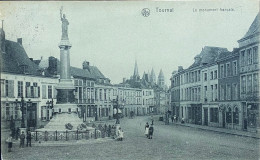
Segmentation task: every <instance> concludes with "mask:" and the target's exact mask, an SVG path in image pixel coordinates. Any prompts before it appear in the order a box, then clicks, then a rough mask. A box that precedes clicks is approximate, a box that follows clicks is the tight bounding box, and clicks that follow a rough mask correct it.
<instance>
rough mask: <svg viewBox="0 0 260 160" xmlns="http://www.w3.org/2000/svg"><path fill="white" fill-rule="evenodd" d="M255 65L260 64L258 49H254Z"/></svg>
mask: <svg viewBox="0 0 260 160" xmlns="http://www.w3.org/2000/svg"><path fill="white" fill-rule="evenodd" d="M253 57H254V63H258V47H254V48H253Z"/></svg>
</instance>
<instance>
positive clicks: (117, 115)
mask: <svg viewBox="0 0 260 160" xmlns="http://www.w3.org/2000/svg"><path fill="white" fill-rule="evenodd" d="M118 107H119V105H118V96H117V98H116V124H120V121H119V114H118Z"/></svg>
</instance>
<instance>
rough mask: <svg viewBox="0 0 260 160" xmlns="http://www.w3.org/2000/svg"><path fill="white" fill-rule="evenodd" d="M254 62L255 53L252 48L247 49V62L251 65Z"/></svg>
mask: <svg viewBox="0 0 260 160" xmlns="http://www.w3.org/2000/svg"><path fill="white" fill-rule="evenodd" d="M252 62H253V54H252V49H251V48H250V49H248V50H247V64H248V65H250V64H252Z"/></svg>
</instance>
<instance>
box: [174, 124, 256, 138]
mask: <svg viewBox="0 0 260 160" xmlns="http://www.w3.org/2000/svg"><path fill="white" fill-rule="evenodd" d="M175 125H179V126H184V127H190V128H197V129H200V130H207V131H212V132H218V133H225V134H230V135H236V136H241V137H250V138H255V139H260V137H258V136H253V135H246V134H236V133H230V132H225V131H218V130H213V129H206V128H200V127H195V126H188V125H183V124H179V123H175Z"/></svg>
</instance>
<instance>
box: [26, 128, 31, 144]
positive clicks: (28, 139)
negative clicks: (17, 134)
mask: <svg viewBox="0 0 260 160" xmlns="http://www.w3.org/2000/svg"><path fill="white" fill-rule="evenodd" d="M28 145H29V146H30V147H31V146H32V135H31V132H30V131H28V132H27V135H26V147H28Z"/></svg>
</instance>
